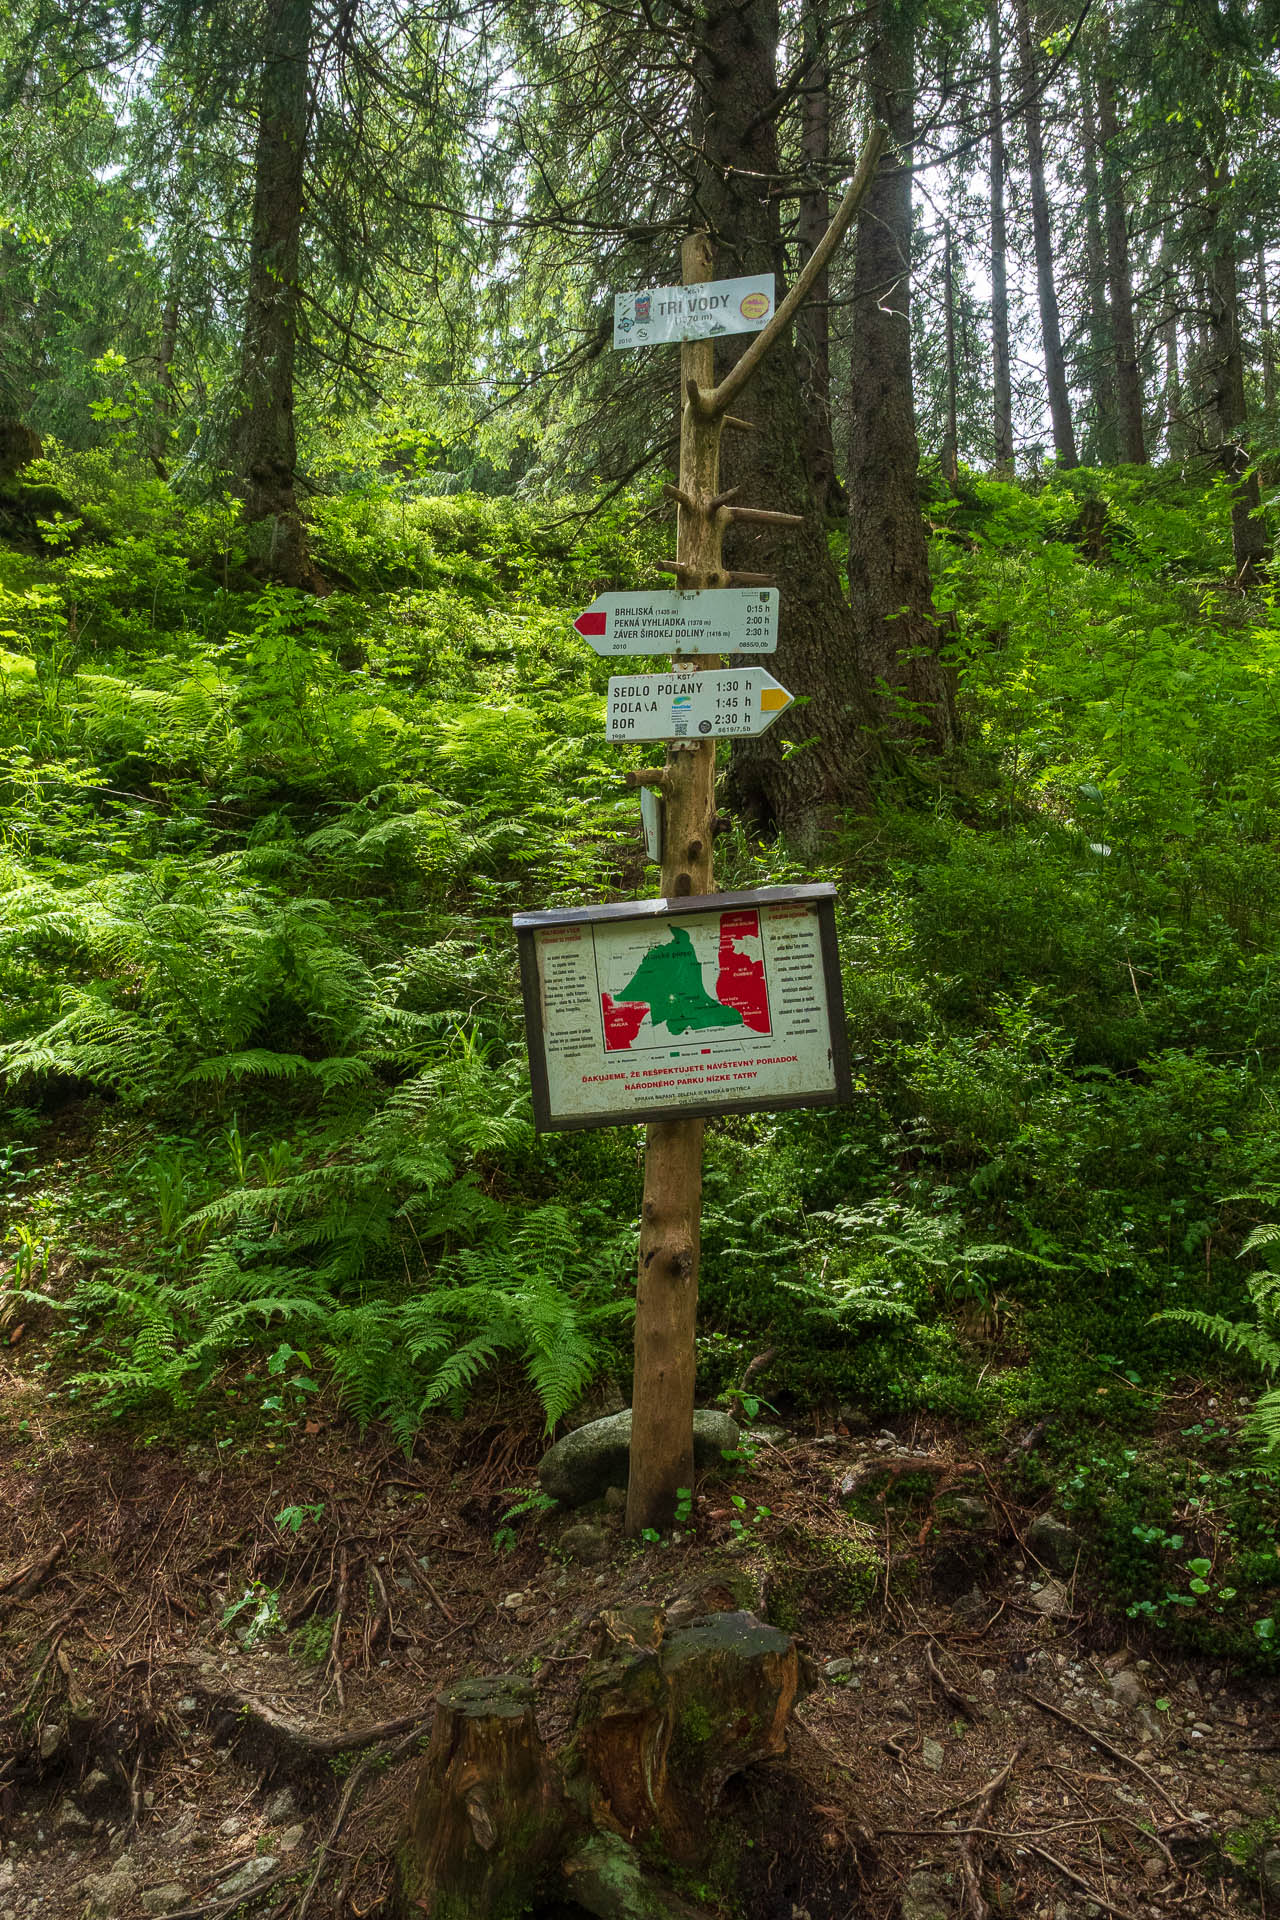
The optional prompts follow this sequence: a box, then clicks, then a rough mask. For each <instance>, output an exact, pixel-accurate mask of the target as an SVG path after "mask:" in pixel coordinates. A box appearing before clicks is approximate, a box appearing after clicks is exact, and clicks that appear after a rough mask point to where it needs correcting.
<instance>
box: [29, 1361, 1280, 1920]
mask: <svg viewBox="0 0 1280 1920" xmlns="http://www.w3.org/2000/svg"><path fill="white" fill-rule="evenodd" d="M22 1351H23V1350H22V1348H21V1347H19V1348H18V1349H16V1350H12V1351H11V1353H10V1355H9V1360H8V1364H7V1366H6V1367H5V1368H4V1369H3V1372H2V1375H0V1392H2V1393H3V1395H4V1397H5V1400H6V1404H7V1405H8V1406H9V1407H10V1409H11V1410H13V1409H16V1410H18V1412H20V1413H21V1414H22V1416H23V1417H22V1419H21V1420H20V1421H19V1422H18V1423H17V1424H16V1425H15V1426H11V1427H8V1428H6V1430H5V1431H4V1433H3V1436H2V1437H0V1513H2V1514H3V1533H2V1534H0V1538H3V1540H4V1548H3V1553H2V1556H0V1687H2V1689H3V1716H4V1718H3V1725H4V1729H5V1735H6V1738H5V1747H6V1748H7V1758H5V1759H3V1760H2V1761H0V1779H2V1783H3V1784H2V1788H0V1791H2V1793H3V1801H2V1803H0V1804H2V1806H3V1813H4V1824H3V1829H2V1831H3V1833H4V1842H3V1849H2V1851H0V1920H36V1916H39V1920H63V1917H64V1916H65V1917H66V1920H71V1916H79V1915H81V1914H86V1913H87V1914H97V1915H103V1916H107V1915H118V1916H120V1920H133V1916H136V1915H138V1914H155V1913H168V1914H170V1915H176V1914H181V1915H184V1916H189V1917H190V1920H194V1916H195V1915H197V1914H198V1915H201V1916H213V1915H222V1914H228V1913H231V1912H233V1911H235V1912H245V1913H249V1912H252V1913H253V1914H255V1915H260V1916H263V1920H266V1916H271V1920H303V1916H311V1920H321V1916H338V1915H347V1914H350V1915H356V1914H359V1915H369V1914H373V1913H376V1912H378V1911H380V1910H383V1909H382V1901H383V1899H384V1898H385V1897H386V1896H387V1895H388V1894H389V1893H390V1890H391V1885H392V1877H393V1871H394V1868H393V1848H394V1844H395V1840H396V1835H397V1830H398V1827H399V1825H400V1823H401V1820H402V1817H403V1810H404V1808H405V1806H406V1804H407V1801H408V1798H409V1795H410V1793H411V1791H412V1785H413V1778H414V1771H415V1767H416V1766H417V1764H418V1760H417V1755H418V1753H419V1751H420V1749H421V1746H422V1744H423V1741H424V1740H425V1737H426V1735H427V1734H428V1733H429V1730H430V1724H431V1716H432V1703H433V1697H434V1695H435V1694H436V1692H437V1690H438V1689H439V1688H440V1687H441V1686H443V1685H446V1684H448V1683H449V1682H451V1681H454V1680H457V1679H459V1678H462V1677H464V1676H468V1675H475V1674H479V1673H491V1672H504V1673H523V1674H526V1675H528V1676H530V1677H531V1678H532V1680H533V1683H534V1685H535V1687H536V1690H537V1699H538V1703H539V1720H540V1725H541V1729H542V1732H543V1734H544V1736H545V1738H546V1739H547V1740H548V1742H549V1743H550V1744H551V1745H552V1746H553V1747H554V1746H555V1745H556V1743H557V1742H558V1741H559V1740H562V1739H563V1738H564V1736H565V1734H566V1731H567V1728H568V1724H569V1717H570V1713H571V1709H572V1704H573V1698H574V1693H575V1688H576V1685H577V1681H578V1677H579V1675H580V1674H581V1672H582V1670H583V1665H584V1663H585V1661H586V1660H587V1659H588V1658H589V1657H590V1649H591V1645H592V1621H593V1619H594V1618H595V1617H596V1616H597V1615H598V1614H599V1613H600V1611H601V1610H602V1609H604V1608H606V1607H616V1606H619V1605H624V1604H632V1603H636V1602H639V1601H648V1602H651V1603H654V1604H657V1605H659V1606H668V1605H671V1604H672V1603H675V1602H681V1601H682V1602H683V1604H684V1606H685V1609H686V1611H687V1609H688V1606H689V1605H690V1604H691V1603H692V1604H693V1605H695V1606H698V1607H701V1606H704V1605H706V1606H712V1607H714V1606H717V1605H721V1606H723V1605H725V1604H732V1603H733V1602H732V1599H731V1596H736V1597H737V1598H738V1599H739V1600H740V1599H741V1597H742V1593H743V1583H744V1581H745V1583H746V1587H747V1590H748V1592H749V1594H750V1597H751V1598H752V1599H753V1600H754V1601H755V1603H756V1605H757V1606H758V1608H759V1610H760V1611H761V1612H762V1613H764V1614H765V1615H766V1616H767V1617H770V1618H771V1619H773V1620H774V1621H775V1623H777V1624H779V1625H781V1626H784V1627H786V1628H788V1629H789V1630H793V1631H795V1632H796V1633H797V1634H798V1635H799V1637H800V1640H801V1643H802V1646H803V1647H804V1648H805V1649H806V1650H807V1652H808V1654H809V1655H810V1657H811V1661H812V1669H811V1679H812V1683H813V1684H812V1690H811V1691H810V1692H809V1693H808V1696H807V1698H806V1699H805V1700H804V1701H803V1703H802V1705H801V1707H800V1709H799V1712H798V1716H797V1724H796V1726H795V1729H794V1736H793V1739H792V1743H791V1751H790V1753H789V1755H788V1756H787V1757H785V1758H782V1759H778V1760H775V1761H771V1762H768V1763H766V1764H764V1765H762V1766H758V1767H756V1768H754V1769H753V1770H751V1771H750V1772H748V1773H747V1774H745V1775H743V1776H741V1777H740V1778H739V1779H738V1780H736V1781H735V1782H733V1783H731V1785H730V1788H729V1790H728V1792H727V1793H726V1796H725V1799H724V1802H723V1809H722V1810H723V1828H722V1833H721V1838H720V1841H719V1842H718V1844H717V1848H716V1855H715V1858H714V1859H713V1861H712V1862H711V1863H710V1865H709V1867H708V1868H707V1871H706V1874H705V1876H704V1877H703V1878H702V1879H701V1880H699V1881H697V1882H696V1883H693V1882H691V1883H687V1884H686V1885H685V1886H684V1889H683V1891H684V1892H685V1895H686V1897H693V1898H695V1899H697V1900H698V1901H699V1903H701V1904H705V1907H706V1910H707V1911H708V1913H715V1912H726V1911H728V1910H729V1904H728V1902H729V1896H730V1894H732V1897H733V1901H734V1903H735V1904H734V1906H733V1911H734V1912H736V1913H738V1914H751V1915H752V1916H759V1920H803V1916H806V1915H807V1916H808V1917H809V1920H851V1916H855V1915H856V1916H866V1920H890V1916H897V1915H901V1916H902V1917H903V1920H949V1916H958V1915H962V1914H964V1915H969V1914H973V1915H977V1914H980V1913H981V1912H982V1911H983V1908H982V1907H981V1906H980V1905H978V1904H977V1900H978V1899H982V1900H986V1901H988V1902H989V1903H990V1908H991V1910H992V1911H994V1912H995V1913H997V1914H1018V1915H1027V1916H1032V1915H1034V1916H1037V1917H1040V1916H1043V1920H1085V1916H1090V1920H1092V1916H1095V1915H1100V1914H1111V1915H1115V1916H1118V1917H1120V1920H1123V1917H1124V1916H1131V1917H1132V1920H1137V1917H1138V1916H1142V1920H1175V1916H1176V1917H1177V1920H1183V1916H1196V1915H1206V1916H1207V1915H1228V1914H1234V1913H1242V1914H1243V1913H1256V1912H1258V1911H1259V1910H1260V1909H1261V1910H1262V1911H1267V1910H1268V1906H1267V1901H1268V1888H1267V1872H1268V1870H1270V1872H1271V1875H1272V1886H1271V1890H1270V1899H1271V1910H1274V1909H1275V1908H1276V1906H1277V1905H1278V1904H1280V1902H1278V1901H1277V1894H1278V1893H1280V1888H1277V1886H1276V1885H1275V1879H1276V1877H1277V1869H1280V1857H1277V1856H1276V1855H1275V1854H1271V1855H1268V1848H1267V1843H1268V1840H1269V1839H1270V1836H1271V1835H1272V1833H1273V1832H1275V1831H1276V1829H1277V1827H1280V1822H1278V1821H1277V1820H1276V1818H1275V1814H1276V1810H1277V1808H1280V1742H1277V1738H1276V1718H1275V1697H1276V1692H1277V1688H1276V1686H1275V1685H1274V1684H1272V1683H1269V1682H1262V1683H1261V1684H1260V1683H1259V1682H1258V1680H1257V1677H1256V1675H1255V1676H1250V1675H1248V1674H1244V1675H1240V1674H1237V1673H1236V1672H1233V1671H1231V1670H1229V1669H1228V1670H1223V1669H1222V1668H1213V1667H1211V1665H1210V1663H1208V1662H1207V1661H1203V1660H1183V1659H1176V1658H1171V1657H1170V1656H1169V1654H1168V1652H1167V1649H1166V1650H1164V1651H1162V1653H1161V1655H1160V1657H1157V1656H1156V1653H1155V1652H1154V1651H1153V1650H1152V1648H1151V1646H1149V1645H1146V1644H1144V1643H1143V1642H1142V1641H1141V1639H1138V1638H1133V1637H1130V1638H1128V1639H1126V1637H1125V1635H1124V1632H1123V1628H1124V1626H1125V1624H1126V1623H1125V1622H1124V1620H1123V1619H1120V1620H1119V1622H1117V1619H1116V1617H1115V1616H1114V1615H1110V1616H1108V1615H1107V1614H1105V1613H1103V1612H1100V1611H1098V1610H1096V1609H1095V1607H1094V1606H1093V1605H1092V1604H1091V1599H1090V1581H1089V1578H1088V1573H1087V1565H1086V1562H1085V1561H1084V1560H1083V1559H1078V1556H1077V1548H1078V1544H1079V1543H1078V1542H1076V1541H1074V1540H1073V1537H1072V1536H1071V1535H1070V1534H1069V1532H1068V1531H1067V1530H1066V1529H1065V1528H1061V1529H1057V1530H1055V1529H1054V1528H1053V1527H1052V1525H1051V1526H1050V1527H1049V1528H1048V1529H1047V1530H1046V1529H1045V1528H1044V1526H1043V1524H1041V1526H1040V1527H1039V1528H1037V1527H1036V1521H1037V1518H1038V1516H1037V1514H1036V1512H1035V1510H1034V1509H1032V1508H1029V1507H1025V1506H1022V1505H1020V1504H1018V1503H1017V1502H1016V1501H1015V1500H1014V1498H1013V1497H1012V1495H1011V1494H1010V1492H1009V1488H1008V1485H1007V1480H1008V1476H1007V1475H1004V1474H1002V1470H1001V1465H1000V1463H999V1462H998V1461H995V1460H983V1459H981V1458H973V1457H969V1456H968V1455H967V1454H966V1451H965V1448H964V1445H963V1442H962V1440H961V1438H960V1436H959V1435H958V1434H957V1433H956V1431H954V1430H953V1429H952V1430H948V1429H947V1428H945V1427H943V1426H938V1427H931V1426H930V1425H929V1424H928V1423H927V1422H925V1421H923V1420H919V1419H916V1420H914V1421H912V1422H911V1423H909V1425H908V1426H906V1427H904V1430H903V1431H902V1432H900V1433H890V1432H889V1431H887V1430H885V1431H881V1432H879V1433H871V1432H866V1433H851V1432H849V1431H848V1428H847V1426H846V1425H845V1423H844V1422H843V1421H841V1422H833V1421H832V1420H823V1419H822V1418H820V1417H818V1418H813V1419H811V1420H810V1421H809V1423H808V1426H807V1430H806V1431H804V1432H796V1433H793V1434H791V1435H790V1436H789V1437H788V1438H787V1439H786V1440H783V1441H779V1443H778V1444H771V1443H769V1444H764V1445H762V1446H759V1447H757V1448H754V1449H752V1448H748V1449H747V1450H746V1452H747V1455H748V1457H747V1458H746V1459H745V1460H744V1461H743V1462H742V1463H741V1465H740V1467H739V1470H738V1471H737V1473H736V1474H734V1475H733V1476H732V1477H731V1478H730V1479H729V1480H728V1481H719V1480H712V1481H707V1482H704V1483H703V1484H702V1485H701V1486H700V1488H699V1491H698V1496H697V1499H696V1502H695V1505H694V1511H693V1515H692V1524H691V1525H690V1526H688V1527H686V1528H685V1529H684V1530H683V1532H682V1533H681V1534H679V1535H678V1536H676V1537H675V1538H674V1539H673V1540H671V1541H668V1542H666V1543H663V1544H651V1545H648V1546H636V1545H633V1544H632V1543H630V1542H628V1541H626V1540H624V1538H623V1536H622V1533H621V1522H620V1516H619V1515H618V1513H617V1512H616V1510H611V1509H608V1508H606V1509H604V1510H600V1509H593V1510H592V1512H591V1514H590V1515H589V1516H587V1517H589V1518H590V1519H592V1520H593V1521H594V1522H595V1523H596V1526H597V1535H596V1539H595V1542H594V1546H593V1548H592V1552H591V1554H590V1555H589V1563H588V1564H582V1563H581V1562H580V1561H579V1560H577V1559H575V1558H574V1557H573V1555H572V1553H570V1552H569V1551H567V1550H566V1549H565V1548H563V1547H561V1546H560V1544H559V1541H560V1537H561V1535H562V1534H563V1532H564V1531H565V1529H566V1527H568V1526H570V1525H574V1524H580V1523H581V1521H582V1519H583V1517H584V1516H583V1515H582V1514H581V1513H579V1514H577V1515H572V1514H570V1515H566V1516H562V1515H561V1514H559V1513H558V1512H556V1513H552V1514H548V1513H546V1512H544V1511H535V1512H533V1513H531V1514H529V1515H525V1516H522V1517H518V1518H517V1519H516V1520H515V1521H514V1522H511V1523H509V1524H504V1516H505V1515H506V1513H507V1510H508V1509H509V1507H510V1506H511V1504H512V1500H513V1498H515V1497H518V1496H517V1495H515V1494H513V1492H512V1490H513V1489H521V1488H527V1487H528V1486H530V1485H531V1484H532V1482H533V1470H534V1467H535V1464H536V1461H537V1459H538V1456H539V1453H540V1451H541V1449H542V1445H543V1441H542V1437H541V1434H540V1431H539V1424H538V1421H537V1418H536V1415H535V1413H534V1410H533V1409H532V1407H531V1406H530V1405H529V1404H528V1403H527V1402H520V1401H512V1402H510V1403H508V1404H505V1405H504V1404H503V1403H502V1402H501V1401H500V1400H499V1401H495V1402H493V1403H491V1404H490V1405H489V1406H488V1407H487V1408H481V1407H480V1406H477V1407H476V1408H475V1409H474V1410H473V1412H472V1413H471V1414H470V1415H469V1416H468V1418H467V1419H466V1420H465V1421H463V1422H455V1421H452V1420H448V1419H446V1418H444V1417H443V1416H441V1417H438V1418H436V1419H435V1420H434V1421H433V1422H432V1423H431V1424H430V1425H429V1426H428V1427H427V1428H426V1429H424V1431H423V1433H422V1435H421V1437H420V1439H419V1440H418V1442H417V1444H416V1446H415V1448H414V1450H413V1453H412V1455H411V1456H409V1457H407V1458H406V1455H405V1453H404V1452H403V1451H402V1450H400V1449H398V1448H395V1447H393V1446H392V1445H391V1444H390V1443H389V1442H388V1441H387V1439H386V1438H385V1436H383V1437H381V1438H380V1437H379V1436H378V1434H377V1433H376V1432H371V1433H370V1434H368V1435H366V1436H365V1437H364V1438H363V1439H361V1438H359V1437H357V1434H356V1432H355V1430H354V1428H353V1427H352V1426H351V1425H350V1424H349V1423H348V1422H347V1421H346V1420H345V1419H342V1418H340V1417H337V1416H334V1417H332V1418H331V1417H330V1416H329V1414H328V1412H327V1411H326V1409H325V1408H324V1407H323V1406H321V1407H320V1408H319V1409H318V1410H316V1411H314V1412H313V1415H312V1417H311V1418H310V1419H309V1420H307V1421H306V1422H305V1424H304V1423H299V1424H298V1425H297V1427H296V1428H294V1429H293V1430H292V1431H286V1430H285V1429H283V1428H282V1429H280V1430H279V1432H278V1433H277V1435H276V1437H275V1438H274V1439H273V1440H268V1439H267V1438H265V1437H264V1436H263V1435H262V1434H261V1433H259V1434H257V1435H254V1436H248V1437H241V1438H238V1439H237V1438H229V1439H226V1440H224V1441H223V1442H222V1443H221V1444H220V1445H218V1446H214V1445H211V1444H209V1443H208V1442H207V1441H204V1440H197V1441H193V1442H191V1443H190V1444H187V1445H185V1446H183V1445H175V1443H174V1441H173V1440H172V1438H171V1437H169V1436H154V1435H152V1436H148V1435H146V1434H145V1433H141V1432H135V1433H133V1434H132V1435H126V1434H124V1433H122V1432H120V1431H114V1432H113V1431H107V1432H105V1433H104V1432H103V1431H102V1430H101V1429H98V1430H96V1431H94V1430H86V1429H85V1427H84V1425H83V1424H82V1423H80V1424H78V1423H77V1422H76V1421H75V1420H73V1419H72V1418H71V1417H70V1416H69V1414H68V1413H67V1412H66V1411H65V1410H62V1409H59V1410H58V1411H57V1412H56V1413H54V1414H53V1415H51V1414H50V1412H49V1409H48V1407H47V1404H46V1402H45V1400H44V1397H43V1395H42V1393H41V1392H40V1391H39V1389H38V1385H37V1382H38V1379H39V1368H38V1366H37V1367H36V1369H35V1373H34V1377H33V1372H32V1368H31V1365H30V1362H29V1361H28V1362H27V1364H25V1365H23V1364H22V1363H21V1361H20V1358H19V1356H20V1355H21V1354H22ZM34 1352H35V1344H34V1343H33V1347H32V1354H33V1355H34ZM1184 1417H1185V1416H1184ZM1028 1438H1029V1443H1030V1444H1033V1445H1034V1444H1035V1435H1034V1434H1032V1435H1031V1436H1029V1437H1028ZM1041 1518H1042V1516H1041ZM738 1529H741V1531H740V1532H739V1531H738ZM1037 1546H1038V1548H1039V1553H1038V1554H1037ZM597 1556H598V1557H597ZM1073 1556H1077V1557H1076V1559H1073ZM1077 1559H1078V1564H1077ZM237 1602H241V1603H242V1604H241V1605H240V1606H239V1608H238V1609H237V1606H236V1603H237ZM967 1874H968V1875H969V1876H972V1877H971V1878H970V1882H969V1884H970V1886H971V1888H972V1889H973V1891H971V1892H969V1893H967V1894H966V1890H965V1889H966V1875H967ZM975 1895H976V1898H975ZM543 1911H544V1912H545V1913H547V1914H548V1915H549V1914H551V1913H552V1912H557V1913H558V1912H560V1911H561V1910H560V1909H559V1908H555V1907H553V1906H548V1907H546V1908H545V1909H544V1910H543Z"/></svg>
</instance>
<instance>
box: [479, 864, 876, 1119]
mask: <svg viewBox="0 0 1280 1920" xmlns="http://www.w3.org/2000/svg"><path fill="white" fill-rule="evenodd" d="M512 924H513V926H514V927H515V929H516V933H517V936H518V939H519V945H520V978H521V985H522V988H523V992H524V1008H525V1019H526V1022H527V1026H528V1040H529V1061H530V1067H531V1071H532V1078H533V1109H534V1118H535V1121H536V1123H537V1126H538V1128H539V1130H540V1131H541V1132H552V1133H556V1132H567V1131H569V1130H570V1129H572V1128H576V1127H611V1126H619V1125H625V1124H627V1123H629V1122H635V1121H643V1120H674V1119H684V1118H687V1117H689V1116H691V1115H694V1114H708V1113H747V1112H752V1111H758V1110H760V1109H773V1108H781V1107H819V1106H836V1105H843V1104H845V1103H846V1102H847V1101H848V1100H849V1099H850V1098H851V1085H850V1078H849V1056H848V1048H847V1043H846V1038H845V1029H844V999H843V994H842V992H841V986H840V966H839V959H838V956H837V952H836V937H835V888H834V887H833V886H832V885H831V884H830V883H829V882H815V883H814V884H812V885H809V886H800V887H765V888H761V889H760V890H758V891H756V892H752V893H718V894H710V895H703V896H699V897H691V898H689V899H687V900H645V901H634V902H631V901H628V902H624V903H621V904H619V905H616V906H607V907H572V908H566V909H564V910H562V911H559V912H552V913H520V914H516V916H515V917H514V920H513V922H512Z"/></svg>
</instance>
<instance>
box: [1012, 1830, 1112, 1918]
mask: <svg viewBox="0 0 1280 1920" xmlns="http://www.w3.org/2000/svg"><path fill="white" fill-rule="evenodd" d="M1021 1844H1022V1845H1023V1846H1025V1847H1026V1849H1027V1851H1028V1852H1029V1853H1038V1854H1039V1856H1040V1858H1041V1859H1042V1860H1047V1861H1048V1863H1049V1865H1050V1866H1051V1867H1053V1868H1054V1869H1055V1871H1056V1872H1058V1873H1060V1874H1062V1875H1064V1876H1065V1878H1066V1879H1068V1880H1070V1881H1071V1882H1072V1883H1073V1884H1074V1885H1075V1886H1077V1887H1079V1888H1080V1891H1081V1892H1082V1893H1085V1894H1087V1895H1088V1896H1089V1898H1090V1900H1094V1901H1096V1902H1097V1904H1098V1905H1099V1906H1100V1907H1101V1908H1103V1910H1104V1911H1105V1912H1106V1913H1113V1914H1114V1915H1115V1917H1116V1920H1139V1917H1138V1915H1137V1914H1136V1913H1133V1912H1131V1911H1130V1909H1129V1908H1128V1907H1118V1906H1117V1905H1116V1904H1115V1901H1114V1900H1108V1899H1107V1897H1106V1895H1105V1894H1102V1893H1100V1892H1099V1891H1098V1889H1097V1887H1095V1886H1094V1884H1093V1882H1092V1881H1091V1880H1086V1879H1085V1877H1084V1875H1083V1874H1081V1873H1077V1872H1076V1870H1075V1868H1074V1867H1069V1866H1068V1865H1067V1863H1066V1861H1065V1860H1059V1859H1058V1857H1057V1855H1056V1854H1053V1853H1050V1852H1049V1850H1048V1848H1047V1847H1038V1846H1037V1845H1036V1844H1035V1842H1034V1840H1024V1841H1022V1843H1021Z"/></svg>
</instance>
